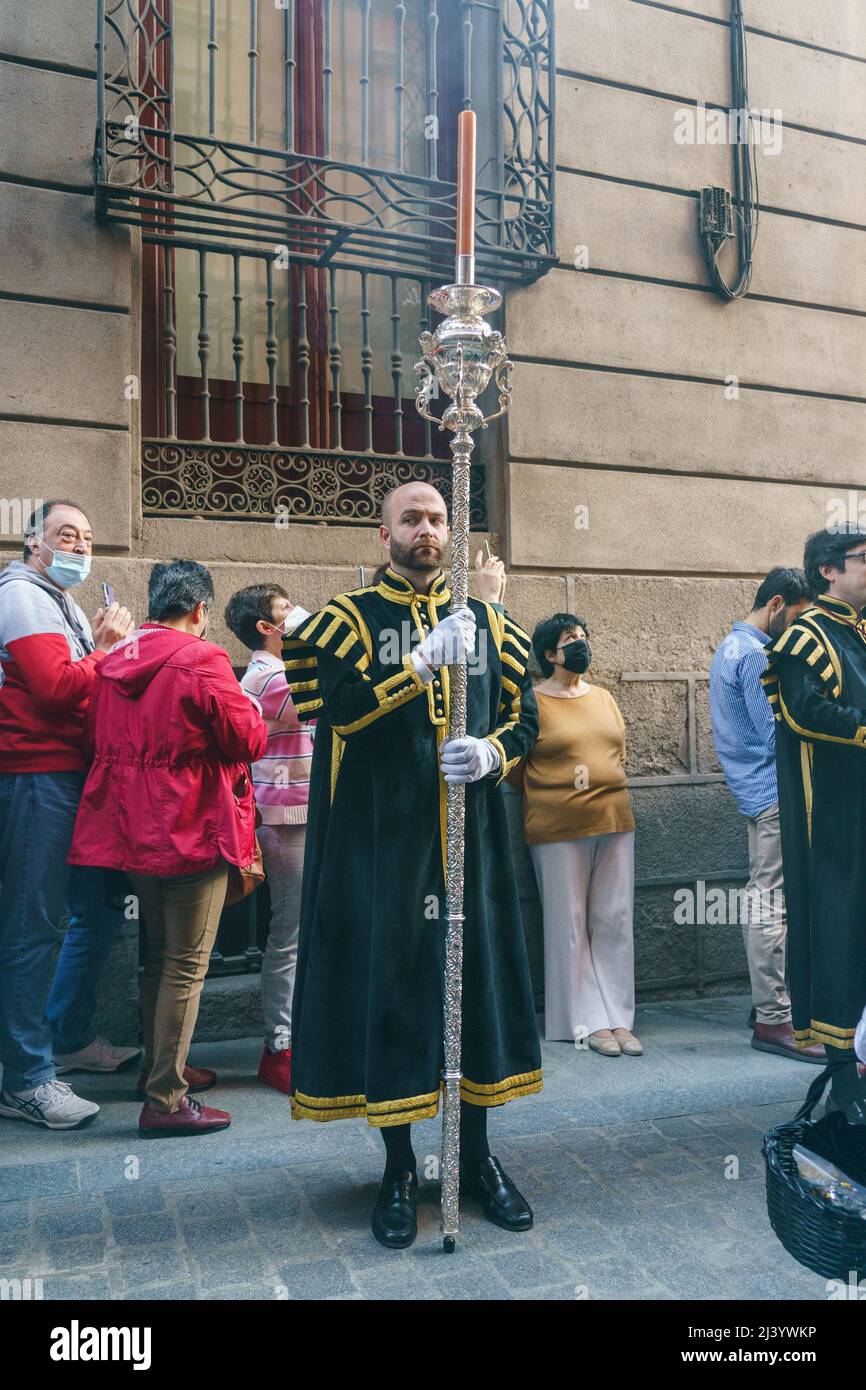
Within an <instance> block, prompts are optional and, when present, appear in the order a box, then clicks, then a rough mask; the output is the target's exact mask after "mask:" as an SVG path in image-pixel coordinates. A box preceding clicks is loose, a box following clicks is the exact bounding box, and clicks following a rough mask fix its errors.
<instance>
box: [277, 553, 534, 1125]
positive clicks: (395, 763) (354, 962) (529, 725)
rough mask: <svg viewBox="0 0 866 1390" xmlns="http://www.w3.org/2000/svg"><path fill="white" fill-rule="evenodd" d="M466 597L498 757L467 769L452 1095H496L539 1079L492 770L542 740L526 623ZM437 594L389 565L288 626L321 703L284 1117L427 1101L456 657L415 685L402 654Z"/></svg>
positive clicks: (504, 1096)
mask: <svg viewBox="0 0 866 1390" xmlns="http://www.w3.org/2000/svg"><path fill="white" fill-rule="evenodd" d="M470 603H471V606H472V609H473V611H474V613H475V617H476V621H477V629H476V644H475V651H474V653H473V655H472V656H471V657H470V660H469V675H468V679H467V733H469V734H472V735H475V736H476V737H481V738H489V739H490V741H491V742H492V743H493V744H494V745H495V747H496V748H497V749H498V751H499V755H500V760H501V766H500V768H499V770H498V772H496V773H492V774H490V775H489V776H488V777H486V778H483V779H481V780H480V781H478V782H475V783H469V784H468V785H467V787H466V832H465V843H466V856H465V865H466V867H465V892H464V909H463V910H464V914H465V918H466V920H465V923H464V938H463V1008H462V1023H463V1034H462V1054H463V1055H462V1070H463V1080H462V1082H461V1087H460V1093H461V1097H462V1098H463V1099H464V1100H465V1101H468V1102H471V1103H473V1104H476V1105H485V1106H490V1105H500V1104H502V1103H504V1102H505V1101H508V1100H512V1099H514V1098H515V1097H516V1096H522V1095H528V1094H530V1093H532V1092H535V1091H539V1090H540V1089H541V1084H542V1082H541V1070H540V1067H541V1051H540V1045H539V1040H538V1030H537V1026H536V1020H535V1010H534V1005H533V998H532V988H531V983H530V976H529V966H528V961H527V954H526V945H525V940H524V935H523V927H522V922H521V917H520V909H519V903H518V897H517V890H516V885H515V879H514V871H513V866H512V856H511V845H510V840H509V833H508V827H507V824H506V817H505V806H504V803H503V799H502V798H503V794H502V789H501V788H500V786H499V783H500V782H501V781H502V779H503V777H504V776H505V774H506V773H507V772H508V771H509V770H510V769H511V768H512V767H514V766H515V764H516V763H517V762H518V761H519V759H520V758H522V757H524V756H525V755H526V753H528V751H529V749H530V748H531V747H532V745H533V743H534V742H535V739H536V737H537V733H538V714H537V708H536V703H535V696H534V694H533V691H532V685H531V681H530V678H529V675H528V673H527V669H526V667H527V658H528V655H529V648H530V643H529V639H528V637H527V636H526V634H525V633H524V632H523V631H522V630H521V628H519V627H518V626H517V624H516V623H514V622H512V620H511V619H510V618H508V617H507V616H506V615H504V614H502V613H500V612H498V611H497V610H496V609H494V608H492V607H491V606H490V605H488V604H486V603H483V602H481V601H479V600H477V599H471V600H470ZM449 611H450V592H449V590H448V588H447V587H446V580H445V576H444V575H441V574H440V575H439V576H438V577H437V579H436V580H434V582H433V585H432V587H431V590H430V593H429V595H428V594H420V593H416V592H415V591H414V590H413V588H412V586H411V584H410V583H409V582H408V581H407V580H405V579H403V578H402V577H401V576H400V575H398V574H396V573H395V572H394V571H393V570H391V569H390V568H389V569H388V570H387V572H386V574H385V576H384V578H383V580H382V582H381V583H380V584H378V585H376V586H371V587H369V588H363V589H356V590H354V591H353V592H351V593H348V594H338V595H337V596H336V597H335V598H333V599H331V601H330V602H329V603H327V604H326V605H325V607H324V608H322V609H321V610H320V611H319V612H318V613H316V614H314V615H313V616H312V617H311V618H310V619H308V620H307V622H306V623H304V624H303V626H302V627H300V628H298V629H295V631H294V632H293V633H292V634H291V636H290V637H287V638H286V639H285V641H284V644H283V658H284V661H285V665H286V676H287V679H288V682H289V686H290V688H291V691H292V697H293V699H294V702H295V706H296V709H297V711H298V714H299V716H300V717H301V718H302V719H304V718H307V719H309V718H316V719H317V720H318V723H317V726H316V739H315V747H314V753H313V762H312V774H311V783H310V804H309V813H308V821H307V839H306V857H305V864H304V877H303V886H302V892H301V918H300V937H299V946H298V966H297V975H296V980H295V992H294V1003H293V1010H292V1091H293V1094H292V1115H293V1117H294V1118H295V1119H311V1120H334V1119H339V1118H343V1117H354V1116H366V1118H367V1120H368V1122H369V1123H370V1124H371V1125H376V1126H385V1125H395V1124H404V1123H408V1122H411V1121H414V1120H421V1119H424V1118H426V1117H428V1116H431V1115H435V1114H436V1111H437V1109H438V1105H439V1096H440V1085H441V1082H440V1072H441V1069H442V1066H443V1060H444V1059H443V1045H442V1022H443V1020H442V994H443V987H442V976H443V964H444V945H445V927H446V923H445V910H446V908H445V874H444V863H445V843H446V841H445V817H446V795H447V787H446V784H445V782H444V781H443V779H442V776H441V773H440V771H439V749H440V747H441V745H442V743H443V742H444V740H445V739H446V737H447V733H448V709H449V672H448V668H447V667H442V668H440V670H439V671H438V672H437V674H436V676H435V677H434V678H433V680H432V681H431V682H430V683H429V685H426V686H425V685H424V683H423V682H422V681H421V679H420V677H419V676H418V674H417V673H416V671H415V668H414V666H413V665H412V661H411V658H410V655H409V653H410V650H411V646H412V645H414V643H415V642H416V641H418V640H420V639H421V638H423V636H424V635H426V633H428V632H429V631H430V629H431V627H432V626H435V624H436V623H438V622H439V621H440V620H441V619H442V618H443V617H444V616H445V615H446V614H447V613H448V612H449Z"/></svg>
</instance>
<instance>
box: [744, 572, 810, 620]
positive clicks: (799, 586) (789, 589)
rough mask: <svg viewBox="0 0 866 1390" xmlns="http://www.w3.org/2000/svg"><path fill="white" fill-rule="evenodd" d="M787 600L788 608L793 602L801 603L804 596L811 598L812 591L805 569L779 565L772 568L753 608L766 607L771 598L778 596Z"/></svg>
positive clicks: (759, 589) (761, 586)
mask: <svg viewBox="0 0 866 1390" xmlns="http://www.w3.org/2000/svg"><path fill="white" fill-rule="evenodd" d="M777 596H778V597H780V598H783V599H784V600H785V607H786V608H787V607H788V605H789V604H791V603H800V602H801V601H802V600H803V599H804V598H807V599H808V598H811V597H812V591H811V589H810V588H809V583H808V581H807V579H806V574H805V571H804V570H795V569H785V568H784V566H783V565H777V566H776V568H775V569H771V570H770V573H769V574H768V575H767V577H766V579H764V580H763V581H762V582H761V584H759V586H758V592H757V593H756V594H755V602H754V603H753V604H752V610H753V611H754V610H755V609H757V608H766V606H767V604H768V603H769V602H770V599H771V598H776V597H777Z"/></svg>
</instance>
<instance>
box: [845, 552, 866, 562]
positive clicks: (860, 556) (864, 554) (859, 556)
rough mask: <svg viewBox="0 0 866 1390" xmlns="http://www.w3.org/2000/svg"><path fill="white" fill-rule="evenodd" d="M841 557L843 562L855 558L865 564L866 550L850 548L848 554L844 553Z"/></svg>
mask: <svg viewBox="0 0 866 1390" xmlns="http://www.w3.org/2000/svg"><path fill="white" fill-rule="evenodd" d="M842 558H843V560H844V562H845V564H847V563H848V561H849V560H857V561H858V562H859V564H861V565H862V564H866V550H852V552H851V554H850V555H844V556H843V557H842Z"/></svg>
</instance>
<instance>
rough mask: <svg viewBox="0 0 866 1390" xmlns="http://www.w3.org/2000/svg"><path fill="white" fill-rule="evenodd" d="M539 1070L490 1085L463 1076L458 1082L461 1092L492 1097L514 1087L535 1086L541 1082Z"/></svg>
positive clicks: (522, 1072) (525, 1072)
mask: <svg viewBox="0 0 866 1390" xmlns="http://www.w3.org/2000/svg"><path fill="white" fill-rule="evenodd" d="M541 1077H542V1072H541V1068H540V1067H538V1068H536V1070H535V1071H521V1072H518V1073H517V1074H516V1075H515V1076H506V1078H505V1080H504V1081H493V1082H491V1083H490V1084H487V1083H486V1082H481V1081H470V1079H469V1077H467V1076H464V1077H463V1080H462V1081H461V1082H460V1089H461V1091H463V1090H466V1091H472V1092H473V1094H475V1095H476V1096H494V1095H499V1094H500V1093H501V1092H502V1091H510V1090H512V1089H513V1088H514V1087H515V1086H526V1085H533V1086H534V1085H535V1084H536V1083H540V1082H541Z"/></svg>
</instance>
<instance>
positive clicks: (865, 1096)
mask: <svg viewBox="0 0 866 1390" xmlns="http://www.w3.org/2000/svg"><path fill="white" fill-rule="evenodd" d="M827 1064H828V1066H830V1067H831V1068H832V1071H831V1074H830V1095H831V1096H832V1098H833V1102H834V1104H835V1105H838V1106H839V1107H840V1108H841V1109H843V1110H846V1109H847V1108H848V1106H849V1105H853V1104H854V1102H855V1101H866V1076H863V1077H861V1076H859V1075H858V1073H857V1057H856V1056H855V1054H854V1051H853V1049H852V1048H850V1047H830V1046H827Z"/></svg>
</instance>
